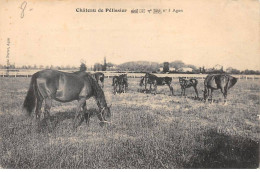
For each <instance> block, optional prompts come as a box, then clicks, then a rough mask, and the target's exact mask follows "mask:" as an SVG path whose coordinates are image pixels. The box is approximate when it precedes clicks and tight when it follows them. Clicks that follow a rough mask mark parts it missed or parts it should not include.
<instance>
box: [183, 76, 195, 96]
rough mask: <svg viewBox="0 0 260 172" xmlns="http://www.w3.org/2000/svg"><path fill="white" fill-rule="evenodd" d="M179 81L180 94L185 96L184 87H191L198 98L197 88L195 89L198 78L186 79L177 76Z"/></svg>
mask: <svg viewBox="0 0 260 172" xmlns="http://www.w3.org/2000/svg"><path fill="white" fill-rule="evenodd" d="M179 83H180V85H181V96H183V95H184V96H185V90H186V88H190V87H193V88H194V90H195V93H196V97H195V98H199V94H198V90H197V85H198V80H197V79H189V80H186V79H184V78H183V77H179Z"/></svg>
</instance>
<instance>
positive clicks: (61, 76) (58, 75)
mask: <svg viewBox="0 0 260 172" xmlns="http://www.w3.org/2000/svg"><path fill="white" fill-rule="evenodd" d="M90 97H94V98H95V99H96V102H97V106H98V108H99V110H100V113H99V114H98V118H99V120H100V121H101V123H100V125H103V124H104V123H105V122H107V121H106V117H110V116H111V114H110V107H108V106H107V103H106V99H105V95H104V92H103V90H102V89H101V88H100V86H99V85H98V83H97V82H96V81H95V80H94V79H93V78H92V77H91V76H90V75H89V74H88V73H86V72H75V73H65V72H60V71H56V70H42V71H39V72H37V73H35V74H33V75H32V78H31V83H30V87H29V90H28V92H27V95H26V98H25V100H24V103H23V107H24V109H25V110H26V112H27V114H28V115H30V114H31V113H32V112H33V110H34V108H35V107H36V108H35V113H36V121H37V123H38V126H39V124H40V115H41V107H42V103H43V101H45V106H44V118H45V119H46V121H47V123H49V124H50V109H51V105H52V100H56V101H59V102H63V103H65V102H71V101H73V100H78V105H77V110H76V115H75V118H74V125H73V127H74V129H76V128H77V127H78V126H79V125H80V124H81V123H82V122H83V121H84V118H85V119H86V122H87V123H88V122H89V118H90V116H89V114H88V113H87V109H86V100H87V99H89V98H90ZM81 110H82V111H81Z"/></svg>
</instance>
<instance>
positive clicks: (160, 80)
mask: <svg viewBox="0 0 260 172" xmlns="http://www.w3.org/2000/svg"><path fill="white" fill-rule="evenodd" d="M143 82H144V86H145V91H146V87H147V84H150V92H152V85H153V86H154V91H155V92H154V94H156V93H157V86H162V85H168V87H169V89H170V92H171V94H172V95H173V88H172V86H171V82H172V78H170V77H157V76H155V75H153V74H150V73H146V74H145V76H144V77H143V78H142V79H141V81H140V86H142V85H143Z"/></svg>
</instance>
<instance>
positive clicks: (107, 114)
mask: <svg viewBox="0 0 260 172" xmlns="http://www.w3.org/2000/svg"><path fill="white" fill-rule="evenodd" d="M111 106H112V104H111V105H110V106H106V107H103V108H102V109H101V112H100V116H101V118H102V121H106V119H107V118H110V117H111V112H110V108H111Z"/></svg>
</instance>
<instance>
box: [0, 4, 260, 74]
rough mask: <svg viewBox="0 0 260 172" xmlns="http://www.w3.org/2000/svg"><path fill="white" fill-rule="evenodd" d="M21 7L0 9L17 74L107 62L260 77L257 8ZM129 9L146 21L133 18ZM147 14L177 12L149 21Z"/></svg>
mask: <svg viewBox="0 0 260 172" xmlns="http://www.w3.org/2000/svg"><path fill="white" fill-rule="evenodd" d="M22 2H23V1H18V0H8V1H7V0H5V1H1V2H0V64H2V65H4V64H6V58H7V56H8V57H9V60H10V62H11V63H15V64H16V66H21V65H34V64H36V65H54V66H56V65H58V66H61V65H63V66H66V65H71V66H79V65H80V62H81V60H84V61H86V63H87V66H90V65H93V64H94V63H97V62H98V63H103V59H104V57H106V59H107V62H112V63H115V64H120V63H124V62H128V61H153V62H159V63H162V62H165V61H168V62H172V61H175V60H182V61H183V62H184V63H186V64H192V65H195V66H197V67H200V66H205V67H207V68H209V67H214V66H215V65H217V64H219V65H222V66H224V68H227V67H233V68H237V69H240V70H244V69H253V70H260V58H259V57H260V35H259V34H260V30H259V26H260V23H259V21H260V20H259V19H260V12H259V11H260V10H259V1H257V0H227V1H225V0H210V1H208V0H196V1H194V0H182V1H180V0H178V1H177V0H175V1H174V0H171V1H170V0H155V1H153V2H151V1H148V0H135V1H131V2H129V1H123V0H109V1H95V0H84V1H83V0H74V1H72V0H46V1H42V0H28V1H25V2H26V3H27V4H26V7H25V8H24V4H22ZM21 6H22V7H23V8H24V10H22V9H21V8H20V7H21ZM77 8H82V9H83V8H88V9H96V10H98V9H105V8H116V9H118V8H121V9H127V12H125V13H123V12H120V13H119V12H118V13H116V12H76V9H77ZM132 9H145V13H139V14H132V13H131V10H132ZM149 9H161V10H162V9H167V10H169V9H170V10H171V11H172V10H173V9H176V10H177V9H179V10H182V12H179V13H175V12H164V13H162V14H152V13H149V12H148V10H149ZM22 12H24V16H23V18H21V14H22ZM8 38H9V39H10V45H7V39H8ZM7 51H8V52H7ZM7 54H8V55H7Z"/></svg>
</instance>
